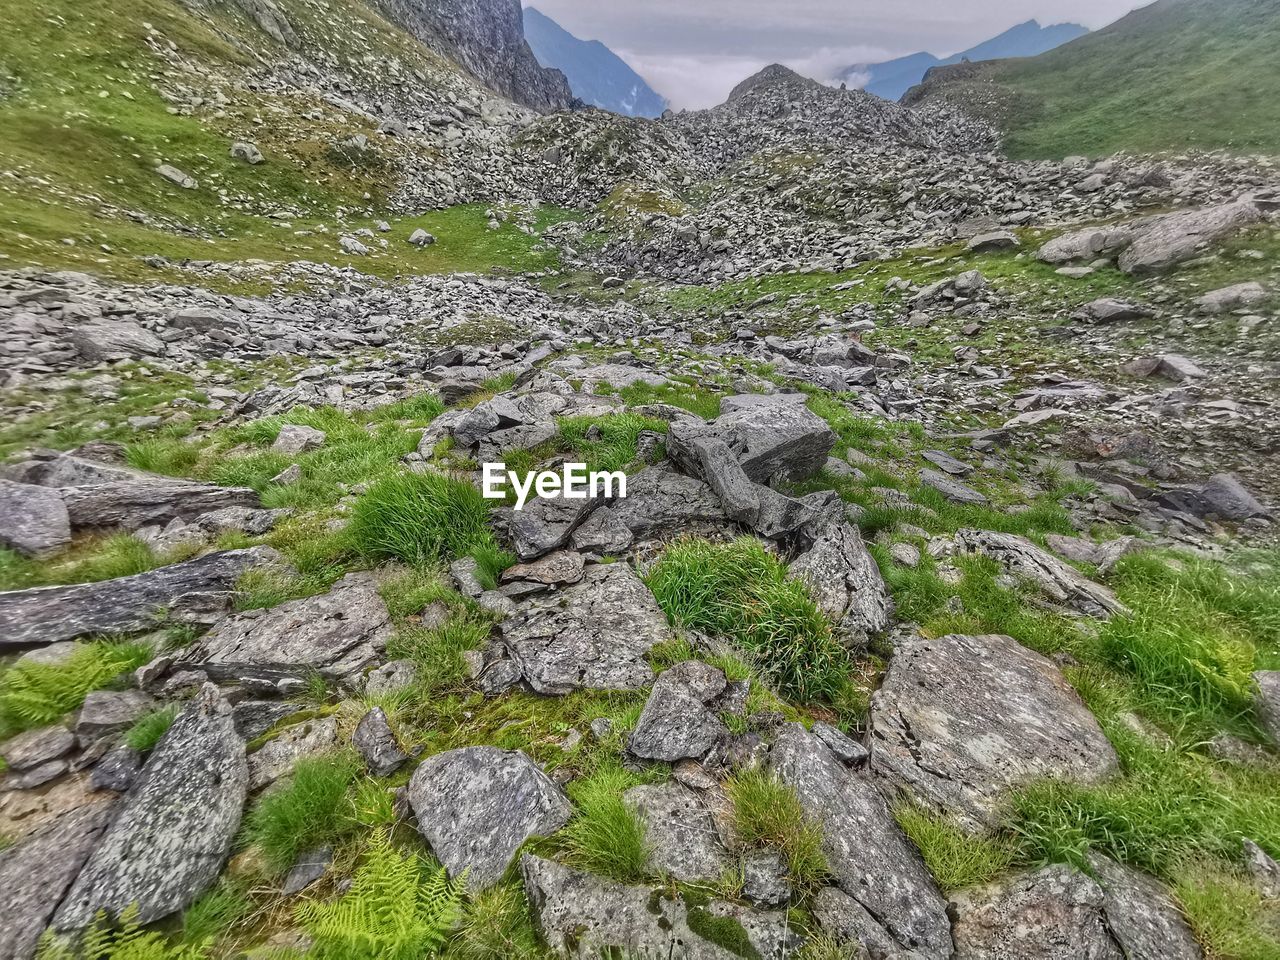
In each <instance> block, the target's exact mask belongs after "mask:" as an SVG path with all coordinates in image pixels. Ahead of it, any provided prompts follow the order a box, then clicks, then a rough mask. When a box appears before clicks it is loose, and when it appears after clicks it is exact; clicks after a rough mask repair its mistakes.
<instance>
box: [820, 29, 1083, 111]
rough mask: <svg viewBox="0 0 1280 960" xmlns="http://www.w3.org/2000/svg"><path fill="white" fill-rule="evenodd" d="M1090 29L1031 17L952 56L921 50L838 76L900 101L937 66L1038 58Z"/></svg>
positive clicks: (856, 66) (866, 64) (865, 65)
mask: <svg viewBox="0 0 1280 960" xmlns="http://www.w3.org/2000/svg"><path fill="white" fill-rule="evenodd" d="M1088 32H1089V31H1088V30H1087V29H1086V28H1085V27H1082V26H1080V24H1078V23H1055V24H1051V25H1050V26H1047V27H1043V26H1041V25H1040V23H1039V21H1037V20H1028V21H1027V22H1026V23H1020V24H1018V25H1017V26H1013V27H1010V28H1009V29H1008V30H1006V31H1005V32H1004V33H1001V34H999V35H998V36H994V37H992V38H991V39H990V40H984V41H983V42H982V43H979V44H975V45H974V46H972V47H970V48H969V49H967V50H961V51H960V52H959V53H955V54H952V55H951V56H949V57H937V56H934V55H933V54H932V53H927V52H924V51H921V52H919V53H911V54H907V55H906V56H905V57H895V58H894V59H893V60H885V61H884V62H882V63H858V64H854V65H853V66H851V67H848V68H847V69H845V70H843V71H841V72H840V73H839V74H837V77H836V79H838V80H841V81H845V82H848V83H850V84H851V85H853V86H857V87H859V88H860V89H862V90H865V91H867V93H874V94H875V95H876V96H877V97H884V98H885V99H886V100H897V99H899V98H901V97H902V95H903V94H905V93H906V92H907V91H908V90H910V89H911V88H912V87H914V86H915V85H916V84H918V83H920V81H922V80H923V79H924V75H925V74H926V73H928V72H929V71H930V70H932V69H933V68H934V67H942V66H947V65H949V64H953V63H962V62H966V61H969V62H973V61H979V60H1006V59H1008V58H1010V57H1034V56H1036V55H1038V54H1041V53H1046V52H1048V51H1049V50H1052V49H1054V48H1055V47H1060V46H1062V45H1063V44H1064V43H1068V42H1070V41H1072V40H1075V39H1076V38H1077V37H1082V36H1084V35H1085V34H1086V33H1088Z"/></svg>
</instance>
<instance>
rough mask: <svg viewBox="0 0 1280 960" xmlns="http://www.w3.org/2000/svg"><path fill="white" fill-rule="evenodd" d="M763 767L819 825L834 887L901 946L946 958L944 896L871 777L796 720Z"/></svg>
mask: <svg viewBox="0 0 1280 960" xmlns="http://www.w3.org/2000/svg"><path fill="white" fill-rule="evenodd" d="M873 756H874V754H873ZM769 767H770V769H771V770H773V772H774V773H776V774H777V775H778V777H779V778H781V780H782V781H783V782H784V783H786V784H787V785H788V786H791V787H793V788H794V789H795V791H796V796H797V797H798V798H799V800H800V805H801V807H802V808H803V810H804V813H805V816H806V817H808V819H810V820H811V821H813V822H814V823H816V824H818V825H819V826H820V827H821V828H822V835H823V845H822V849H823V853H824V854H825V855H826V858H827V866H828V868H829V869H830V871H831V874H832V875H833V876H834V878H835V880H836V884H837V885H838V886H839V887H840V889H841V890H842V891H843V892H844V893H845V894H847V895H848V896H850V897H852V898H853V899H854V900H855V901H857V903H858V904H859V905H860V906H861V907H863V908H864V909H865V910H866V911H867V912H868V913H869V914H870V915H872V916H874V917H875V918H876V921H877V923H878V925H879V926H880V927H882V928H883V929H884V931H886V933H887V935H889V936H891V937H892V938H893V939H894V940H895V941H897V943H898V944H899V945H900V946H901V947H903V948H906V949H908V950H914V951H916V953H918V954H919V955H920V956H921V957H922V958H926V960H948V958H950V956H951V933H950V924H949V922H948V920H947V911H946V901H944V900H943V898H942V894H941V893H940V892H939V891H938V888H937V886H936V885H935V884H934V882H933V877H932V876H931V875H930V874H929V871H928V869H927V868H926V867H925V865H924V861H922V860H921V859H920V855H919V853H918V852H917V851H916V849H915V847H913V846H912V845H911V843H910V842H909V841H908V840H907V839H906V837H905V836H903V834H902V832H901V831H900V830H899V829H898V825H897V823H896V822H895V821H894V819H893V815H892V814H891V813H890V812H889V808H888V806H887V805H886V804H885V801H884V799H883V798H882V797H881V796H880V793H879V792H878V791H877V790H876V788H875V787H874V786H873V785H872V783H871V781H870V780H869V779H868V778H866V777H864V776H861V775H860V774H858V773H855V772H854V771H852V770H849V769H848V768H847V767H845V766H844V765H843V764H842V763H840V761H839V760H837V759H836V757H835V755H834V754H832V752H831V751H830V750H829V749H827V747H826V746H825V745H824V744H823V743H822V741H821V740H819V739H818V738H817V737H816V736H814V735H813V734H811V733H809V732H808V731H806V730H805V729H804V728H803V727H801V726H800V725H799V724H793V725H791V726H789V727H787V729H786V730H785V731H784V732H783V733H782V735H781V736H779V737H778V739H777V740H776V741H775V742H774V745H773V747H772V749H771V750H770V751H769Z"/></svg>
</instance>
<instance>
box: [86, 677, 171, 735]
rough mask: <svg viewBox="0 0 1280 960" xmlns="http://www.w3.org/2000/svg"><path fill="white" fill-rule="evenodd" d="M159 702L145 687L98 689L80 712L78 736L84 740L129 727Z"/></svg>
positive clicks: (89, 697)
mask: <svg viewBox="0 0 1280 960" xmlns="http://www.w3.org/2000/svg"><path fill="white" fill-rule="evenodd" d="M154 706H155V701H154V700H152V699H151V697H149V696H148V695H147V694H145V693H143V692H142V691H141V690H94V691H92V692H91V693H89V695H88V696H86V697H85V698H84V703H83V704H81V706H80V711H79V713H77V714H76V735H77V736H78V737H80V741H81V742H82V743H88V742H89V741H91V740H94V739H97V738H98V737H102V736H106V735H107V734H111V733H119V732H120V731H122V730H127V729H128V728H129V727H131V726H133V724H134V723H135V722H136V721H137V720H138V719H139V718H140V717H141V716H142V715H143V714H145V713H148V712H150V710H151V708H152V707H154Z"/></svg>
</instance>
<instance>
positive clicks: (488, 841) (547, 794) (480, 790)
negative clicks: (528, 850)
mask: <svg viewBox="0 0 1280 960" xmlns="http://www.w3.org/2000/svg"><path fill="white" fill-rule="evenodd" d="M408 792H409V802H410V804H411V805H412V806H413V812H414V814H415V815H416V816H417V818H418V830H419V831H420V832H421V833H422V836H423V837H424V838H425V839H426V841H427V843H428V844H429V845H430V847H431V851H432V853H434V854H435V856H436V858H437V859H438V860H439V861H440V862H441V863H442V864H444V866H445V867H446V868H447V869H448V871H449V874H450V875H451V876H454V877H458V876H461V875H462V873H463V871H467V887H468V889H470V890H472V891H477V890H484V889H487V888H488V887H491V886H493V885H494V884H495V883H497V882H498V881H499V880H501V879H502V875H503V873H505V872H506V869H507V866H508V865H509V864H510V863H511V859H512V858H513V857H514V856H515V854H516V851H517V850H518V849H519V848H520V845H521V844H523V843H524V842H525V841H526V840H528V839H529V838H530V837H545V836H550V835H551V834H553V833H555V832H556V831H557V830H559V829H560V828H561V827H563V826H564V825H565V824H566V823H568V822H569V818H570V816H572V814H573V806H572V804H570V803H569V798H568V797H566V796H565V795H564V793H563V792H562V791H561V790H560V788H559V787H558V786H556V784H555V783H554V782H553V781H552V780H551V778H550V777H548V776H547V775H546V774H545V773H543V772H542V770H541V768H539V767H538V765H537V764H535V763H534V762H533V761H532V760H530V759H529V758H528V757H527V756H526V755H525V754H523V753H521V752H520V751H518V750H499V749H497V748H496V747H464V748H462V749H460V750H450V751H448V752H447V753H440V754H436V755H435V756H433V757H428V758H427V759H426V760H424V761H423V762H422V763H421V764H419V765H418V768H417V769H416V770H415V771H414V772H413V778H412V779H411V780H410V781H409V788H408Z"/></svg>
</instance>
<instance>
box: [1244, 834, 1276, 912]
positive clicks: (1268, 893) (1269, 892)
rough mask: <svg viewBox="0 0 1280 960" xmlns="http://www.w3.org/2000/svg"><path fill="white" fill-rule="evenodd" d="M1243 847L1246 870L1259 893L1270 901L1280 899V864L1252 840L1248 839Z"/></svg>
mask: <svg viewBox="0 0 1280 960" xmlns="http://www.w3.org/2000/svg"><path fill="white" fill-rule="evenodd" d="M1243 847H1244V851H1243V852H1244V865H1245V869H1246V870H1248V871H1249V876H1251V877H1252V878H1253V883H1254V886H1256V887H1257V888H1258V892H1259V893H1261V894H1262V896H1263V897H1265V898H1266V899H1268V900H1275V899H1277V898H1280V863H1276V861H1275V860H1273V859H1272V858H1271V857H1270V856H1269V855H1268V854H1267V852H1266V851H1265V850H1263V849H1262V848H1261V847H1260V846H1258V845H1257V844H1256V843H1254V842H1253V841H1252V840H1249V839H1246V840H1245V841H1244V844H1243Z"/></svg>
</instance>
